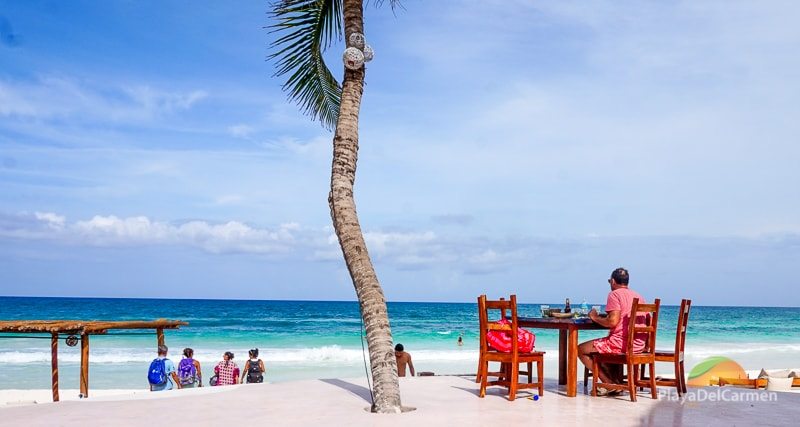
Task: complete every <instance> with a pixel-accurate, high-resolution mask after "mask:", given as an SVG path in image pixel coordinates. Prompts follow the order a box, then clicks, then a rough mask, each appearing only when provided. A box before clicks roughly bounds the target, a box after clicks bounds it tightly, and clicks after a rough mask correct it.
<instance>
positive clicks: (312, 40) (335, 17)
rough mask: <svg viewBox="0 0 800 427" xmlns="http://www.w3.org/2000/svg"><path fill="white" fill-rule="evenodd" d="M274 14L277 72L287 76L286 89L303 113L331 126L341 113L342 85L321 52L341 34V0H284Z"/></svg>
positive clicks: (273, 10) (271, 56)
mask: <svg viewBox="0 0 800 427" xmlns="http://www.w3.org/2000/svg"><path fill="white" fill-rule="evenodd" d="M271 15H272V17H273V18H275V20H276V21H277V23H276V24H274V25H272V26H271V27H270V28H271V29H272V32H273V33H277V34H278V36H279V37H278V38H277V39H276V40H275V41H273V42H272V44H271V47H272V49H273V53H271V54H270V55H269V58H270V59H273V60H275V61H276V62H277V71H276V72H275V76H277V77H281V76H284V75H286V76H288V77H287V79H286V82H284V84H283V90H284V91H286V92H288V93H289V99H291V100H292V101H294V102H296V103H297V104H298V105H299V106H300V108H301V109H302V110H303V113H304V114H306V115H308V116H311V119H312V120H317V119H319V121H320V122H321V123H322V125H323V126H325V127H326V128H328V129H330V128H333V127H334V126H336V120H337V119H338V117H339V102H340V100H341V95H342V86H341V85H340V84H339V82H338V81H337V80H336V78H335V77H334V76H333V74H332V73H331V71H330V69H328V66H327V65H326V64H325V60H324V59H323V57H322V53H323V52H324V51H325V49H327V48H328V47H330V45H331V43H332V42H333V41H334V40H341V38H342V0H281V1H279V2H277V3H275V4H274V5H273V9H272V11H271Z"/></svg>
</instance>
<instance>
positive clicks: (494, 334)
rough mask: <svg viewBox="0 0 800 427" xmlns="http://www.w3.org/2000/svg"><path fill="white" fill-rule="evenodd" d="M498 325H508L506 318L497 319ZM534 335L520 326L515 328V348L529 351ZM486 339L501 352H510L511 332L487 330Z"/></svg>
mask: <svg viewBox="0 0 800 427" xmlns="http://www.w3.org/2000/svg"><path fill="white" fill-rule="evenodd" d="M497 324H498V325H510V324H511V322H509V321H508V320H507V319H500V320H498V321H497ZM535 340H536V335H534V334H533V333H532V332H529V331H526V330H525V329H522V328H517V350H518V351H519V352H520V353H530V352H531V351H533V344H534V341H535ZM486 341H487V342H488V344H489V346H490V347H492V348H493V349H495V350H497V351H499V352H502V353H511V347H512V345H511V332H510V331H489V332H487V333H486Z"/></svg>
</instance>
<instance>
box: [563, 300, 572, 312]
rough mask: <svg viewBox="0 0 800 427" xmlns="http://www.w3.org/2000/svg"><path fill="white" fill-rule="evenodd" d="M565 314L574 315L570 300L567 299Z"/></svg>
mask: <svg viewBox="0 0 800 427" xmlns="http://www.w3.org/2000/svg"><path fill="white" fill-rule="evenodd" d="M564 313H572V307H570V306H569V298H567V303H566V304H564Z"/></svg>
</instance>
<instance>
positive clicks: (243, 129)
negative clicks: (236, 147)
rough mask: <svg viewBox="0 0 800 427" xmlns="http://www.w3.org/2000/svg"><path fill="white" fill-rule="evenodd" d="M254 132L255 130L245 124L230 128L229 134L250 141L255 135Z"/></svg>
mask: <svg viewBox="0 0 800 427" xmlns="http://www.w3.org/2000/svg"><path fill="white" fill-rule="evenodd" d="M253 130H254V129H253V128H252V127H250V126H248V125H245V124H238V125H233V126H229V127H228V133H229V134H231V136H234V137H236V138H242V139H249V138H250V135H251V134H252V133H253Z"/></svg>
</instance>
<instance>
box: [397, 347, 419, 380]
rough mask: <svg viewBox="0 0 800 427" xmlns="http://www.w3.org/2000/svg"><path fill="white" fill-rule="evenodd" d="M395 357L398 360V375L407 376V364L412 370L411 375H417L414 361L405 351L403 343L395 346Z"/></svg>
mask: <svg viewBox="0 0 800 427" xmlns="http://www.w3.org/2000/svg"><path fill="white" fill-rule="evenodd" d="M394 357H395V359H396V360H397V376H398V377H404V376H406V365H407V366H408V369H409V370H410V371H411V376H412V377H413V376H414V375H415V372H414V363H413V362H412V361H411V355H410V354H408V353H406V352H405V351H403V344H397V345H396V346H394Z"/></svg>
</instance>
